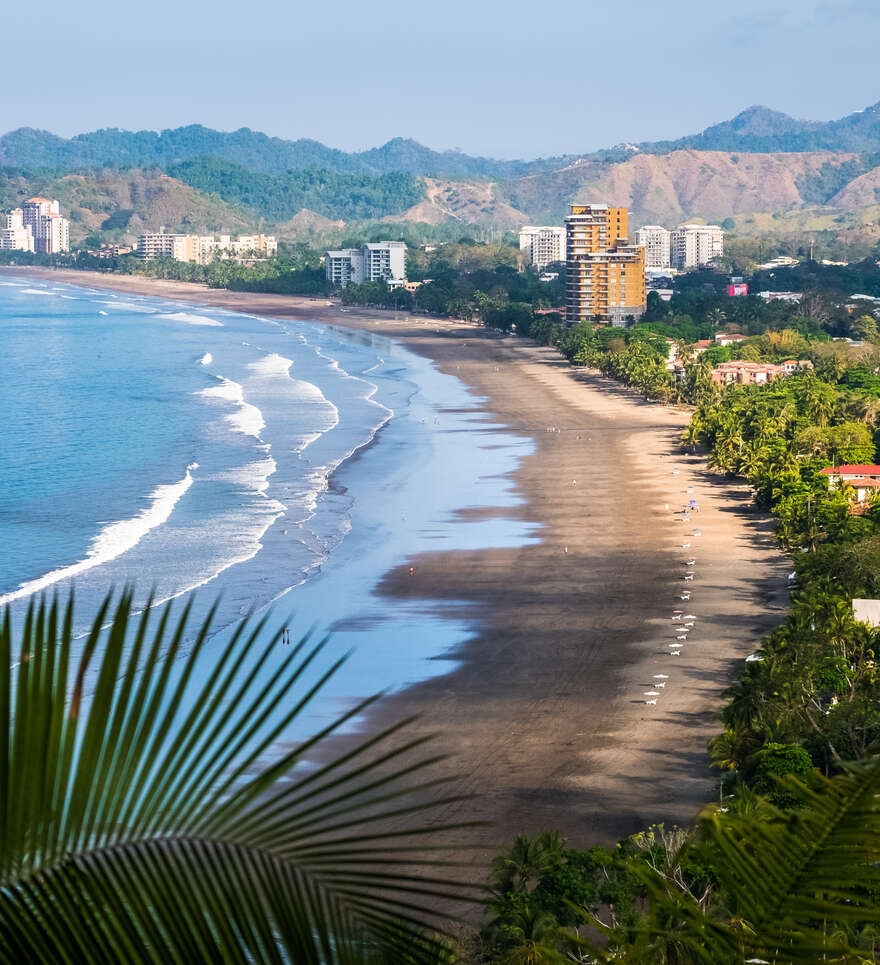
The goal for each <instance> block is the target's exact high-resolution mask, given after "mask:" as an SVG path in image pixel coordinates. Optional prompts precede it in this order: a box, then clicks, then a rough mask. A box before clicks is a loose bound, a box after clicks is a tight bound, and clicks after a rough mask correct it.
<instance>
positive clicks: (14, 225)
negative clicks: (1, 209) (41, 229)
mask: <svg viewBox="0 0 880 965" xmlns="http://www.w3.org/2000/svg"><path fill="white" fill-rule="evenodd" d="M0 225H3V227H2V228H0V250H3V251H33V250H34V234H33V232H32V231H31V229H30V227H25V223H24V214H23V212H22V210H21V208H15V209H14V210H13V211H10V212H9V214H4V215H0Z"/></svg>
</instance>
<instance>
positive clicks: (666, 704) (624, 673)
mask: <svg viewBox="0 0 880 965" xmlns="http://www.w3.org/2000/svg"><path fill="white" fill-rule="evenodd" d="M10 271H11V272H13V273H15V274H20V275H29V276H33V277H37V276H39V277H42V278H48V279H51V280H52V281H57V282H62V281H63V282H69V283H71V284H79V285H93V286H97V287H101V288H106V289H112V290H115V291H125V292H130V293H133V294H134V293H136V294H145V295H154V296H160V297H167V298H172V299H175V300H181V301H192V302H198V303H203V304H209V305H216V306H219V307H223V308H227V309H231V310H235V311H242V312H248V313H252V314H261V315H266V316H272V317H295V318H298V319H304V320H315V321H320V322H325V323H329V324H334V325H343V326H348V327H355V328H362V329H368V330H371V331H377V332H380V333H382V334H384V335H387V336H390V337H393V338H397V339H400V340H401V341H402V342H404V343H405V344H406V345H407V347H408V348H410V349H412V350H413V351H415V352H418V353H420V354H422V355H424V356H427V357H428V358H430V359H431V360H432V361H433V362H434V363H435V364H436V366H437V367H438V368H439V369H440V370H442V371H444V372H448V373H451V374H453V375H455V376H457V377H458V378H460V379H461V380H462V381H463V382H464V383H465V384H466V385H467V386H469V387H470V388H471V389H472V390H473V391H474V393H475V394H476V395H477V396H479V397H481V398H482V399H484V400H485V401H484V403H483V407H484V409H485V412H486V415H487V417H488V418H490V419H491V420H492V421H493V422H495V423H498V424H501V425H504V426H509V427H510V428H511V429H513V430H515V431H516V432H517V433H521V434H523V435H527V436H530V437H531V438H532V439H533V440H534V442H535V451H534V454H533V455H531V456H528V457H526V458H525V459H524V460H523V462H522V464H521V466H520V468H519V470H518V471H517V472H516V473H515V474H514V477H513V483H514V485H515V487H516V490H517V491H518V492H519V494H520V495H521V496H522V497H523V503H522V504H521V505H520V506H519V507H518V508H517V509H516V510H514V512H515V513H516V514H517V515H520V516H521V517H522V518H523V519H524V520H527V521H529V522H533V523H537V524H539V526H540V527H541V529H540V533H541V536H542V539H541V540H540V542H536V543H534V544H532V545H528V546H525V547H521V548H518V549H498V550H486V551H480V552H462V551H458V552H452V553H450V552H436V553H430V554H424V555H422V556H420V557H418V558H414V559H407V560H402V561H401V564H400V566H399V567H397V568H395V569H394V570H392V571H391V572H389V573H387V574H386V575H385V576H384V578H383V580H382V582H381V586H380V592H382V593H386V594H389V595H391V596H396V597H417V598H420V599H429V600H431V599H434V600H438V601H464V602H465V604H466V607H467V611H468V613H469V614H470V616H471V617H472V619H473V622H474V626H475V628H476V633H475V635H474V637H473V638H472V639H471V640H470V641H468V642H467V643H466V644H465V645H464V647H463V648H462V651H461V653H460V654H459V655H458V656H459V657H460V659H461V664H460V667H459V669H458V670H456V671H455V672H454V673H452V674H449V675H446V676H442V677H437V678H435V679H432V680H429V681H426V682H425V683H422V684H419V685H417V686H414V687H412V688H410V689H408V690H406V691H404V692H402V693H399V694H396V695H394V696H392V697H390V698H388V699H387V700H385V701H384V702H383V704H382V706H381V709H380V710H379V711H378V714H379V715H381V717H382V718H383V719H389V720H390V719H395V718H399V717H403V716H408V715H410V714H417V715H418V716H419V720H418V722H417V724H416V725H415V727H416V729H417V731H421V732H425V733H436V734H437V735H438V738H437V744H438V747H439V748H440V749H441V750H442V751H444V752H445V753H447V754H448V755H449V756H448V758H447V759H446V761H445V762H443V763H441V764H440V765H439V767H440V769H441V771H445V772H446V773H448V774H449V775H450V776H451V777H452V791H453V792H461V793H471V794H473V795H475V796H474V798H473V799H472V800H470V801H467V802H465V803H460V804H455V805H449V806H448V807H447V808H446V809H445V811H444V813H442V814H441V815H438V816H437V818H438V820H443V821H458V820H474V819H476V820H485V821H487V822H489V824H488V826H487V827H486V828H485V829H484V830H483V831H481V832H480V840H479V843H480V845H481V847H483V848H484V849H485V852H484V853H485V856H488V855H489V853H490V851H491V850H493V849H495V848H496V847H498V846H501V845H503V844H505V843H507V842H509V841H510V840H511V839H512V838H513V836H514V835H515V834H517V833H520V832H535V831H538V830H541V829H545V828H554V829H559V830H560V831H562V832H563V834H564V835H565V836H566V837H567V838H568V839H569V841H570V842H571V844H572V845H573V846H577V847H587V846H590V845H592V844H598V843H604V844H611V843H613V842H614V841H616V840H617V839H618V838H620V837H621V836H623V835H626V834H629V833H632V832H635V831H637V830H639V829H641V828H643V827H645V826H646V825H647V824H649V823H653V822H657V821H665V822H667V823H677V824H687V823H689V822H690V821H691V820H692V818H693V817H694V816H695V814H696V812H697V810H698V808H699V807H700V805H701V804H703V803H705V802H706V801H707V800H710V799H712V798H713V797H714V796H715V795H716V794H717V780H718V775H717V774H713V773H712V772H711V771H710V770H709V767H708V759H707V754H706V742H707V740H708V739H709V738H710V737H711V736H713V734H715V733H717V731H718V729H719V725H718V723H717V719H716V714H717V711H718V709H719V707H720V705H721V692H722V691H723V689H724V688H725V687H726V686H727V685H728V684H729V683H730V682H731V680H732V676H733V674H734V672H735V669H736V665H737V661H739V660H741V659H742V658H744V657H745V656H746V655H747V654H749V653H750V652H752V651H753V650H754V649H755V648H756V647H757V645H758V642H759V639H760V637H761V635H762V634H763V633H765V632H766V631H767V630H768V629H770V628H771V627H772V626H774V625H775V624H776V623H778V622H779V621H780V620H781V618H782V616H783V613H784V608H785V605H786V602H787V592H786V579H785V577H786V572H787V570H788V569H789V568H790V566H788V565H787V561H786V558H785V557H784V555H783V554H782V553H781V552H780V551H779V550H778V548H777V547H776V546H775V543H774V541H773V538H772V533H771V526H770V522H769V520H768V519H767V518H766V517H764V516H762V515H761V514H759V513H757V512H755V511H754V510H753V509H752V507H751V505H750V496H749V493H748V491H747V490H746V489H745V487H742V486H740V485H737V484H735V483H733V482H731V481H730V480H725V479H723V478H720V477H718V476H716V475H714V474H712V473H710V472H708V470H707V467H706V464H705V460H704V459H703V458H701V457H700V456H697V455H686V454H684V453H683V452H682V450H681V447H680V445H679V442H678V440H679V436H680V433H681V430H682V428H683V427H684V426H685V425H686V423H687V421H688V416H689V414H688V412H687V411H686V410H685V409H683V408H681V409H678V408H671V407H665V406H660V405H654V404H649V403H645V402H643V401H641V400H640V399H639V398H638V397H637V396H635V395H633V394H632V393H630V392H628V391H626V390H625V389H623V388H621V387H620V386H619V385H617V384H616V383H614V382H612V381H610V380H607V379H604V378H603V377H601V376H599V375H596V374H594V373H588V372H584V371H578V370H575V369H573V368H572V367H570V366H569V365H568V364H567V363H566V362H565V361H564V360H563V359H562V358H561V357H560V356H559V355H558V353H556V352H555V351H553V350H551V349H546V348H541V347H538V346H535V345H534V344H532V343H529V342H528V341H526V340H522V339H516V338H513V337H499V336H497V335H495V334H493V333H489V332H486V331H485V330H482V329H480V328H477V327H475V326H471V325H466V324H463V323H457V322H446V321H438V320H436V319H424V318H419V317H417V316H411V317H406V316H403V315H401V316H400V317H398V318H395V316H394V314H393V313H382V312H367V311H355V310H343V309H341V308H340V307H339V305H338V303H332V302H329V301H328V300H327V299H317V300H312V299H305V298H293V297H289V296H277V295H259V294H249V293H236V292H226V291H217V290H213V289H208V288H204V287H201V286H194V285H186V284H180V283H173V282H161V281H152V280H149V279H143V278H136V277H131V276H110V275H106V276H105V275H99V274H88V273H83V272H74V271H52V270H36V269H24V270H23V269H10ZM676 469H677V470H678V471H677V472H676ZM690 487H693V488H692V489H691V488H690ZM690 499H695V500H696V501H697V504H698V507H699V509H698V511H693V512H691V513H690V518H689V519H686V518H685V517H684V515H683V513H682V512H681V510H682V507H683V506H684V505H685V504H686V503H687V501H688V500H690ZM499 511H500V510H499ZM503 511H504V512H505V513H506V514H508V515H509V514H510V513H511V510H510V509H509V508H506V509H504V510H503ZM463 512H467V509H466V507H463ZM696 531H699V534H697V532H696ZM685 544H689V545H685ZM688 560H695V562H694V563H693V565H690V566H688V565H686V561H688ZM410 567H413V569H414V575H413V576H410V574H409V568H410ZM691 572H692V573H693V578H692V579H690V580H687V579H685V576H686V574H687V573H691ZM686 589H688V590H690V591H691V594H692V595H691V598H690V600H689V601H687V602H684V601H682V600H681V598H680V597H681V594H682V592H683V591H684V590H686ZM676 609H680V610H683V611H684V613H686V614H693V615H694V619H693V620H692V621H690V620H688V621H686V622H693V624H694V626H693V627H692V628H689V632H688V633H687V634H686V635H687V638H688V639H687V640H686V641H684V646H683V647H682V648H681V652H680V654H679V655H677V656H674V655H672V654H671V651H672V650H673V649H675V648H674V647H670V644H677V643H679V642H682V641H679V640H678V639H677V637H679V636H682V635H685V634H684V633H682V632H677V631H676V630H675V627H676V626H679V625H680V624H679V623H678V622H677V621H673V620H672V619H671V618H672V616H673V611H674V610H676ZM661 674H662V675H664V676H663V677H660V676H658V675H661ZM659 684H663V685H664V686H658V685H659ZM655 690H656V691H658V694H657V695H656V696H654V695H648V692H649V691H655ZM654 700H656V703H651V702H649V701H654ZM368 726H369V722H368Z"/></svg>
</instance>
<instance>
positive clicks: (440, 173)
mask: <svg viewBox="0 0 880 965" xmlns="http://www.w3.org/2000/svg"><path fill="white" fill-rule="evenodd" d="M593 146H594V145H590V147H593ZM585 147H587V145H585ZM540 149H541V145H540V144H536V145H535V152H539V151H540ZM678 150H697V151H728V152H743V153H763V154H774V153H780V152H784V153H785V152H796V153H804V152H817V151H831V152H835V153H855V154H865V153H876V152H880V103H878V104H874V105H873V106H871V107H868V108H866V109H865V110H862V111H856V112H855V113H853V114H849V115H847V116H846V117H842V118H840V119H839V120H836V121H803V120H798V119H796V118H793V117H790V116H789V115H787V114H782V113H780V112H778V111H773V110H771V109H770V108H768V107H750V108H748V109H747V110H745V111H743V112H742V113H740V114H738V115H737V116H736V117H734V118H732V119H731V120H727V121H723V122H721V123H719V124H713V125H712V126H711V127H707V128H706V129H705V130H704V131H701V132H700V133H699V134H693V135H690V136H687V137H682V138H678V139H677V140H666V141H654V142H644V143H641V144H639V145H631V144H629V145H618V146H617V147H614V148H610V149H607V150H599V151H593V152H592V153H586V152H585V153H580V154H572V155H566V156H564V157H550V158H541V159H539V160H534V161H508V160H497V159H494V158H485V157H474V156H472V155H469V154H464V153H462V152H461V151H434V150H432V149H431V148H428V147H425V146H424V145H423V144H419V143H418V141H414V140H412V139H410V138H404V137H396V138H393V139H392V140H390V141H388V142H387V143H385V144H383V145H381V147H374V148H370V149H369V150H365V151H356V152H351V153H349V152H346V151H341V150H338V149H337V148H332V147H327V146H326V145H324V144H321V143H320V142H319V141H314V140H310V139H308V138H300V139H298V140H294V141H290V140H285V139H284V138H280V137H270V136H269V135H268V134H263V133H261V132H259V131H252V130H250V129H249V128H246V127H242V128H239V130H237V131H228V132H227V131H216V130H212V129H211V128H208V127H203V126H202V125H200V124H191V125H189V126H188V127H178V128H172V129H168V130H164V131H123V130H119V129H117V128H108V129H104V130H100V131H92V132H90V133H86V134H77V135H76V136H75V137H71V138H63V137H58V136H57V135H55V134H51V133H50V132H48V131H40V130H36V129H34V128H29V127H22V128H18V129H17V130H14V131H10V132H9V133H7V134H4V135H3V136H2V137H0V165H2V166H7V167H17V168H30V169H33V168H47V169H52V170H56V171H74V170H84V169H88V168H100V167H112V168H116V169H118V170H122V169H126V168H129V169H134V168H140V169H145V168H151V167H156V168H159V169H161V170H167V169H168V168H169V167H171V166H172V165H176V164H181V163H183V162H185V161H192V160H194V159H196V158H204V157H213V158H220V159H221V160H224V161H229V162H230V163H232V164H238V165H241V166H242V167H244V168H247V170H249V171H253V172H256V173H259V174H282V173H283V172H286V171H292V170H304V169H308V168H314V169H321V170H327V171H336V172H338V173H340V174H360V175H373V176H376V175H383V174H389V173H392V172H400V173H403V174H412V175H417V176H423V177H441V178H492V179H496V180H511V179H515V178H520V177H524V176H528V175H540V174H546V173H550V172H553V171H559V170H563V169H565V168H567V167H570V166H571V165H573V164H578V163H584V162H602V163H614V162H620V161H624V160H626V159H627V158H628V157H630V156H632V154H634V153H645V154H660V155H663V154H669V153H671V152H673V151H678Z"/></svg>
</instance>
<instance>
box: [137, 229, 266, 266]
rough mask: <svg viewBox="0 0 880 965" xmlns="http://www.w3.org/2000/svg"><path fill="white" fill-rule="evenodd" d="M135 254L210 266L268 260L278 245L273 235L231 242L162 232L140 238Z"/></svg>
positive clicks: (223, 237) (242, 237) (229, 238)
mask: <svg viewBox="0 0 880 965" xmlns="http://www.w3.org/2000/svg"><path fill="white" fill-rule="evenodd" d="M136 251H137V254H138V255H139V256H140V257H141V258H142V259H143V260H144V261H152V260H153V259H154V258H173V259H174V260H175V261H194V262H195V263H196V264H198V265H209V264H210V263H211V262H212V261H216V260H217V259H218V258H230V257H236V258H247V257H248V256H255V257H259V258H271V257H273V256H274V255H276V254H278V242H277V240H276V239H275V237H274V236H273V235H239V236H238V239H237V240H233V239H232V236H231V235H220V236H219V237H215V236H214V235H183V234H171V233H169V232H166V231H165V229H164V228H162V229H160V230H159V231H151V232H145V233H144V234H142V235H141V236H140V237H139V238H138V243H137V246H136Z"/></svg>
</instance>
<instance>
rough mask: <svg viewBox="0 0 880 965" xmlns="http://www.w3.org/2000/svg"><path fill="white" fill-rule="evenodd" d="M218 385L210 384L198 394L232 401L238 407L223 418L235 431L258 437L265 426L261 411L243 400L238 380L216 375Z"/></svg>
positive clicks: (242, 392) (208, 397) (242, 391)
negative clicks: (234, 380)
mask: <svg viewBox="0 0 880 965" xmlns="http://www.w3.org/2000/svg"><path fill="white" fill-rule="evenodd" d="M217 378H218V379H219V381H220V384H219V385H213V386H210V387H209V388H207V389H202V391H201V392H200V393H199V395H201V396H203V397H204V398H207V399H223V400H224V401H226V402H234V403H235V404H236V405H237V406H238V409H237V411H235V412H230V413H228V414H227V415H226V416H224V418H225V419H226V421H227V422H228V423H229V424H230V425H231V426H232V428H233V430H234V431H235V432H243V433H244V434H245V435H248V436H253V437H254V438H255V439H259V438H260V433H261V432H262V430H263V429H264V428H265V427H266V423H265V422H263V413H262V412H260V410H259V409H258V408H257V407H256V406H255V405H251V404H250V402H245V400H244V390H243V389H242V387H241V385H240V384H239V383H238V382H233V381H232V380H231V379H224V378H223V376H220V375H218V376H217Z"/></svg>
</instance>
